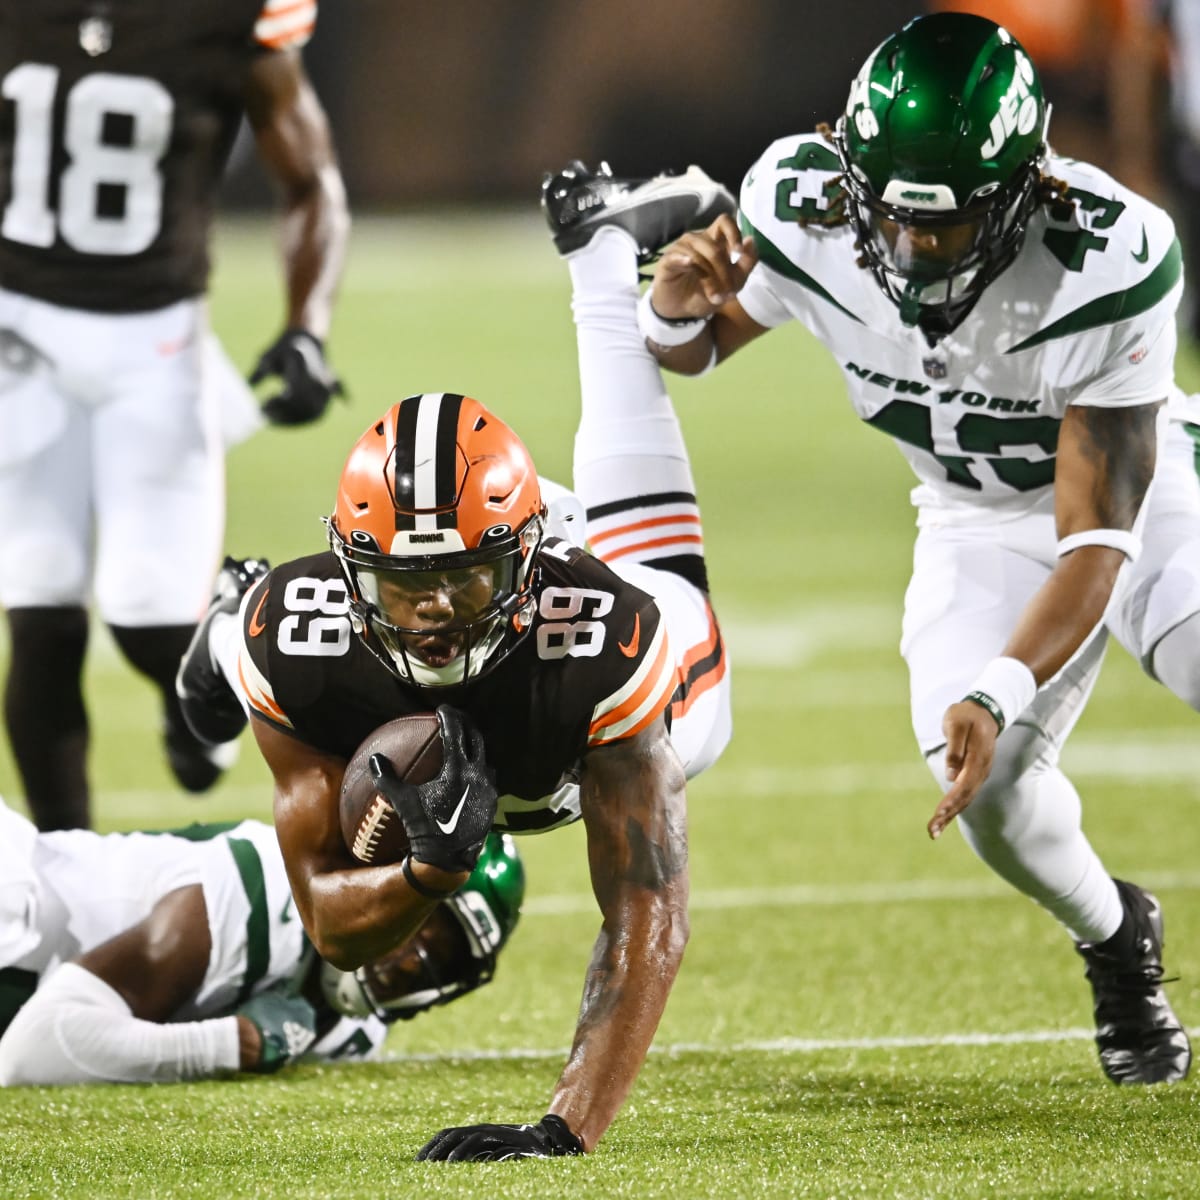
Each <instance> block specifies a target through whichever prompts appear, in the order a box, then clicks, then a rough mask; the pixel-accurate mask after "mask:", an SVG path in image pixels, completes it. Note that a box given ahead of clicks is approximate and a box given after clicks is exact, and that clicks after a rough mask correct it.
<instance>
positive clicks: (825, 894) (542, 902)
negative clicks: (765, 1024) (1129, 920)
mask: <svg viewBox="0 0 1200 1200" xmlns="http://www.w3.org/2000/svg"><path fill="white" fill-rule="evenodd" d="M1137 880H1138V882H1139V883H1140V884H1143V885H1144V886H1145V887H1148V888H1151V889H1152V890H1153V891H1156V892H1171V891H1197V890H1200V872H1195V871H1191V872H1187V871H1144V872H1138V873H1137ZM1014 895H1016V893H1015V892H1014V891H1013V889H1012V888H1011V887H1009V886H1008V885H1007V884H1006V883H1004V882H1002V881H1001V880H1000V879H993V878H991V877H988V876H985V877H983V878H980V879H963V880H954V879H908V880H896V881H895V882H892V883H851V884H793V885H788V886H783V887H760V888H712V889H707V890H697V891H693V892H692V894H691V897H690V898H689V900H688V909H689V911H691V912H693V913H696V912H718V911H724V910H729V909H739V908H757V909H761V908H831V907H833V906H835V905H840V904H855V905H863V904H886V905H889V906H891V905H895V904H928V903H931V902H933V901H939V902H940V901H944V900H992V899H999V898H1003V897H1009V896H1014ZM594 912H596V901H595V900H594V899H593V898H592V896H591V895H590V894H587V893H583V892H580V893H577V894H573V895H572V894H561V895H556V896H531V897H529V899H527V900H526V901H525V903H524V904H523V905H522V906H521V915H522V916H540V917H562V916H576V915H579V914H581V913H589V914H590V913H594Z"/></svg>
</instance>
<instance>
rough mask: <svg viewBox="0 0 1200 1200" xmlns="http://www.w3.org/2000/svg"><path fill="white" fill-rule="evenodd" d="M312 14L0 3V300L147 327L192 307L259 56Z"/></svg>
mask: <svg viewBox="0 0 1200 1200" xmlns="http://www.w3.org/2000/svg"><path fill="white" fill-rule="evenodd" d="M315 18H316V0H203V2H201V3H187V4H173V3H169V0H109V2H107V3H101V2H92V0H0V101H2V105H0V287H4V288H6V289H7V290H9V291H14V292H20V293H22V294H24V295H29V296H33V297H36V298H37V299H40V300H45V301H48V302H50V303H52V304H58V305H61V306H64V307H68V308H83V309H90V310H94V311H101V312H145V311H149V310H152V309H156V308H162V307H165V306H166V305H168V304H171V303H174V302H175V301H177V300H181V299H184V298H186V297H189V296H195V295H199V294H201V293H202V292H203V291H204V290H205V287H206V284H207V276H208V249H207V239H208V232H209V227H210V225H211V222H212V216H213V210H214V207H215V204H216V198H217V188H218V185H219V183H220V178H221V172H222V170H223V168H224V165H225V161H226V159H227V157H228V155H229V150H230V147H231V146H232V144H233V138H234V135H235V133H236V132H237V127H238V123H239V121H240V120H241V115H242V111H243V106H244V102H245V86H246V79H247V72H248V70H249V67H250V64H251V62H252V60H253V58H254V56H255V54H256V53H259V52H262V51H263V50H264V49H281V48H284V47H289V46H296V45H300V44H302V43H303V42H304V41H306V40H307V38H308V36H309V34H310V33H311V30H312V27H313V22H314V20H315Z"/></svg>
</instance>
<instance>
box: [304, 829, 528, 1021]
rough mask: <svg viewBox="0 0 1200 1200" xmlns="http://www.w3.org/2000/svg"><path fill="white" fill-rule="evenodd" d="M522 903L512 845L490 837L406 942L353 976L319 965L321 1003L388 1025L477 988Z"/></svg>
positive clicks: (492, 967)
mask: <svg viewBox="0 0 1200 1200" xmlns="http://www.w3.org/2000/svg"><path fill="white" fill-rule="evenodd" d="M524 898H525V867H524V864H523V863H522V862H521V856H520V854H519V853H518V852H517V844H516V842H515V841H513V839H512V838H511V837H510V836H509V835H508V834H506V833H504V834H501V833H489V834H488V836H487V840H486V841H485V842H484V845H483V853H482V854H480V856H479V861H478V862H477V863H476V864H475V869H474V870H473V871H472V872H471V874H470V877H469V878H468V879H467V882H466V883H464V884H463V885H462V887H460V888H459V889H458V891H457V892H455V893H454V895H453V896H449V897H447V898H446V899H445V900H442V901H440V902H439V903H438V905H437V907H436V908H435V909H434V910H433V912H432V913H431V914H430V915H429V918H428V920H427V921H426V922H425V924H424V925H422V926H421V928H420V929H419V930H418V931H417V933H416V934H415V935H414V936H413V937H412V938H410V939H409V941H407V942H405V943H404V944H403V945H402V946H399V947H398V948H397V949H395V950H393V951H392V952H391V953H390V954H387V955H385V956H384V957H383V958H380V959H376V960H375V961H373V962H369V963H367V964H366V965H365V966H362V967H359V969H358V970H357V971H339V970H338V969H337V968H336V967H334V966H332V965H331V964H329V963H324V964H322V970H321V986H322V990H323V991H324V994H325V999H326V1000H327V1001H328V1003H329V1005H330V1007H331V1008H332V1009H333V1010H334V1011H335V1012H338V1013H340V1014H341V1015H342V1016H345V1017H365V1016H367V1015H368V1014H369V1013H374V1015H375V1016H377V1017H379V1018H381V1019H382V1020H384V1021H389V1022H390V1021H397V1020H408V1019H409V1018H411V1017H415V1016H416V1015H417V1013H420V1012H424V1011H425V1010H426V1009H427V1008H432V1007H433V1006H434V1005H435V1004H447V1003H449V1002H450V1001H451V1000H455V999H457V998H458V997H459V996H462V995H464V994H465V993H467V992H470V991H474V990H475V988H477V987H482V986H483V984H485V983H487V982H488V981H489V980H490V979H491V978H492V976H493V975H494V974H495V973H496V959H497V958H498V957H499V954H500V951H501V949H502V948H503V946H504V945H505V943H506V942H507V941H508V939H509V937H510V936H511V935H512V931H513V930H514V929H515V928H516V927H517V921H518V919H519V918H520V916H521V903H522V901H523V900H524Z"/></svg>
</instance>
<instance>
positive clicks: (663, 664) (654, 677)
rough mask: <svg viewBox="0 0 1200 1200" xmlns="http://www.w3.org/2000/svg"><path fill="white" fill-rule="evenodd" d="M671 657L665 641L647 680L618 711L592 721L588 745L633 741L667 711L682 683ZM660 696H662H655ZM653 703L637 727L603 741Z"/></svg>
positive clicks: (646, 676) (617, 708)
mask: <svg viewBox="0 0 1200 1200" xmlns="http://www.w3.org/2000/svg"><path fill="white" fill-rule="evenodd" d="M670 657H671V648H670V645H669V644H668V642H667V640H666V638H663V639H662V640H661V641H660V643H659V647H658V653H657V654H656V655H655V656H654V662H653V664H652V665H651V667H650V670H649V671H647V672H646V675H645V678H644V679H643V680H642V682H641V683H640V684H639V685H638V687H637V689H636V690H635V691H634V692H633V694H632V695H630V696H628V697H627V698H626V699H625V700H623V701H622V702H621V703H620V704H618V705H617V706H616V707H615V708H612V709H609V710H608V711H606V712H604V713H602V714H601V715H600V716H598V717H597V718H596V719H595V720H593V721H592V723H591V725H590V726H589V727H588V740H589V741H601V742H602V741H606V740H615V739H617V738H621V737H632V736H633V734H635V733H637V732H638V731H639V730H641V729H644V728H645V727H646V726H647V725H648V724H649V723H650V722H651V721H652V720H653V719H654V718H655V717H656V716H658V714H659V713H660V712H662V711H663V710H664V709H665V708H666V707H667V705H668V704H669V703H670V700H671V696H672V695H673V694H674V691H675V688H676V687H677V686H678V683H679V679H678V671H677V670H676V669H675V667H674V664H673V663H671V662H670ZM658 692H661V693H662V694H661V695H658V696H656V693H658ZM650 701H655V702H654V703H651V704H650V707H649V709H648V711H647V712H646V713H644V714H643V715H642V717H641V718H639V720H638V722H637V724H636V725H635V726H633V727H632V728H629V729H625V730H622V731H621V733H619V734H616V733H611V732H610V735H609V738H605V737H604V734H605V732H606V731H611V730H612V729H613V727H614V726H617V725H620V724H621V723H622V722H623V721H625V720H626V719H627V718H628V717H630V716H632V715H633V714H634V713H636V712H637V711H638V709H639V708H641V707H642V705H643V704H647V703H649V702H650Z"/></svg>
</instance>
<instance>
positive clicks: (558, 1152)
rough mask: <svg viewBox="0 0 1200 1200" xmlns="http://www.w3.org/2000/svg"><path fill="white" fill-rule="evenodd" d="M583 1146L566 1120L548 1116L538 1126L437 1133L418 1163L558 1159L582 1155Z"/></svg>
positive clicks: (473, 1127)
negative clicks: (569, 1155) (570, 1155)
mask: <svg viewBox="0 0 1200 1200" xmlns="http://www.w3.org/2000/svg"><path fill="white" fill-rule="evenodd" d="M582 1153H583V1143H582V1142H581V1141H580V1140H579V1139H578V1138H577V1137H576V1136H575V1135H574V1134H573V1133H572V1132H571V1130H570V1129H569V1128H568V1126H567V1123H566V1121H564V1120H563V1119H562V1117H559V1116H556V1115H555V1114H554V1113H547V1114H546V1115H545V1116H544V1117H543V1118H542V1119H541V1120H540V1121H539V1122H538V1123H537V1124H536V1125H463V1126H461V1127H459V1128H458V1129H443V1130H442V1132H441V1133H435V1134H434V1135H433V1137H431V1138H430V1139H429V1141H427V1142H426V1143H425V1145H424V1146H422V1147H421V1149H420V1150H419V1151H418V1152H417V1162H425V1161H428V1162H503V1161H504V1160H505V1159H508V1158H559V1157H560V1156H562V1155H564V1154H582Z"/></svg>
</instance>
